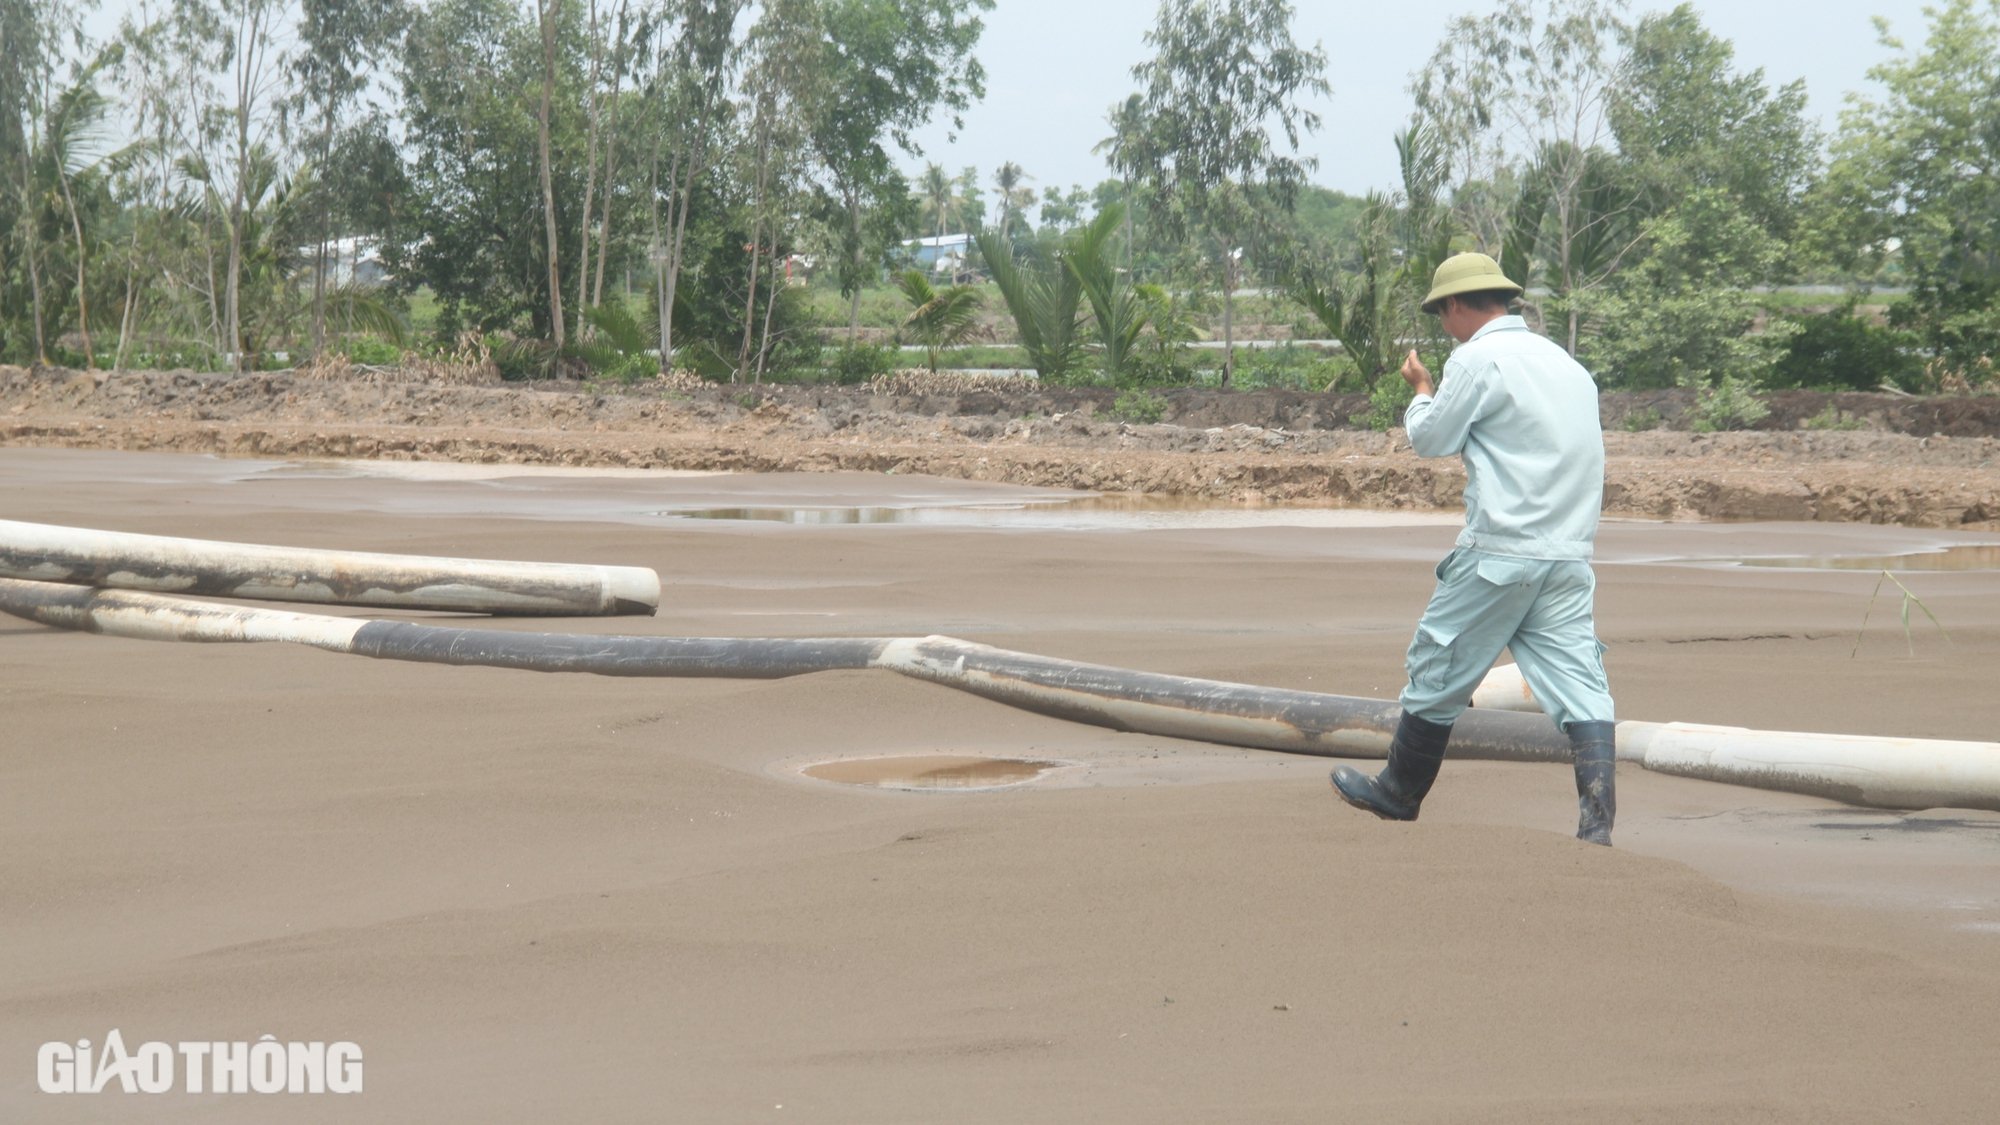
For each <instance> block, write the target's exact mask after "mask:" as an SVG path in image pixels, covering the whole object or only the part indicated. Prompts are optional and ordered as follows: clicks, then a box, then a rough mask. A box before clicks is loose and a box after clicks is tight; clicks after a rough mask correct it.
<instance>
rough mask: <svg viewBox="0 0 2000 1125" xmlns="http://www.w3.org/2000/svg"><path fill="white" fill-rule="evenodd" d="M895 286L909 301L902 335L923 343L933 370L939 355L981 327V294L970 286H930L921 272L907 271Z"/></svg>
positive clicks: (898, 277)
mask: <svg viewBox="0 0 2000 1125" xmlns="http://www.w3.org/2000/svg"><path fill="white" fill-rule="evenodd" d="M896 284H897V286H898V287H899V288H901V289H902V290H903V296H905V297H906V298H908V299H909V302H910V305H911V309H910V315H909V316H908V317H906V318H904V320H903V332H904V334H905V335H906V336H907V337H908V338H909V339H910V340H912V341H913V342H915V343H918V344H922V345H923V347H924V351H925V353H926V354H927V355H928V356H929V357H930V362H931V370H932V371H936V370H937V369H938V355H939V354H940V353H941V352H943V351H944V349H946V348H949V347H954V346H956V345H958V344H960V343H963V342H964V341H965V339H966V337H968V336H970V335H971V334H972V333H973V331H974V330H975V329H977V328H978V327H979V304H980V302H979V293H978V292H977V291H976V290H974V289H973V288H972V287H971V286H969V285H947V286H945V287H944V288H942V289H938V288H935V287H933V286H932V285H931V283H930V279H929V278H928V277H925V276H924V274H923V271H921V270H906V271H904V272H903V273H901V274H899V275H898V276H897V278H896Z"/></svg>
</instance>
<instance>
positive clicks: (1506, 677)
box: [1472, 664, 1542, 714]
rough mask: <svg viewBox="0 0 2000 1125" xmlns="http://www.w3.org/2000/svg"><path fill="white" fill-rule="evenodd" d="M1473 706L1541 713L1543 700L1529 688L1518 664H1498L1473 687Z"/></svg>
mask: <svg viewBox="0 0 2000 1125" xmlns="http://www.w3.org/2000/svg"><path fill="white" fill-rule="evenodd" d="M1472 706H1474V707H1477V708H1480V709H1482V710H1487V711H1533V712H1536V713H1538V714H1539V713H1540V712H1541V709H1542V705H1541V702H1540V701H1539V700H1537V699H1536V698H1535V693H1534V692H1533V691H1530V690H1529V688H1528V681H1527V678H1526V677H1524V676H1522V675H1521V666H1520V665H1518V664H1496V665H1494V666H1493V670H1492V671H1490V672H1488V673H1486V677H1485V678H1484V679H1482V680H1480V681H1479V686H1478V687H1476V688H1474V689H1472Z"/></svg>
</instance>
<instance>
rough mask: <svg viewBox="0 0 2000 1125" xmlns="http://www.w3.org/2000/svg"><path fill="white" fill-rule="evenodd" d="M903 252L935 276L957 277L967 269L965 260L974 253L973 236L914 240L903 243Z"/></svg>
mask: <svg viewBox="0 0 2000 1125" xmlns="http://www.w3.org/2000/svg"><path fill="white" fill-rule="evenodd" d="M903 251H904V252H905V253H907V254H908V255H909V256H910V257H911V258H912V259H914V260H915V261H916V263H917V264H918V265H920V266H923V267H925V268H927V269H929V270H930V271H931V272H932V273H934V274H949V275H956V274H957V273H959V272H960V271H961V270H963V269H965V259H966V258H967V256H969V255H970V254H971V253H972V236H971V235H969V234H944V235H938V236H936V237H933V238H913V239H910V240H909V241H908V242H905V243H903Z"/></svg>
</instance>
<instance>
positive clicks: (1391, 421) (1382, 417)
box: [1347, 375, 1417, 432]
mask: <svg viewBox="0 0 2000 1125" xmlns="http://www.w3.org/2000/svg"><path fill="white" fill-rule="evenodd" d="M1416 397H1417V392H1416V391H1415V390H1413V389H1412V388H1411V387H1410V384H1409V383H1408V382H1407V381H1406V380H1405V379H1403V377H1402V376H1400V375H1398V376H1396V377H1395V378H1386V377H1385V378H1382V379H1378V380H1376V382H1375V389H1374V390H1372V391H1370V392H1368V412H1367V413H1366V414H1355V415H1352V416H1350V417H1349V418H1348V419H1347V420H1348V421H1350V422H1352V423H1354V424H1355V425H1357V426H1366V427H1367V428H1369V429H1371V430H1379V431H1384V432H1386V431H1388V430H1392V429H1394V428H1396V427H1397V426H1400V425H1402V424H1403V411H1404V410H1406V409H1408V408H1409V405H1410V400H1411V399H1413V398H1416Z"/></svg>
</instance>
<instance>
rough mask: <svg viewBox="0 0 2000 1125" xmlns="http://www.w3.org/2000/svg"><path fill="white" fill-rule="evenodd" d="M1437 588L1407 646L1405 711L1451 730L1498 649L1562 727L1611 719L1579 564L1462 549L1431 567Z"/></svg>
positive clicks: (1590, 587) (1593, 585)
mask: <svg viewBox="0 0 2000 1125" xmlns="http://www.w3.org/2000/svg"><path fill="white" fill-rule="evenodd" d="M1437 579H1438V584H1437V591H1436V592H1435V593H1433V594H1432V595H1431V602H1430V605H1429V606H1427V607H1426V608H1425V609H1424V616H1423V620H1421V621H1419V622H1417V635H1416V636H1415V638H1413V639H1412V640H1411V641H1410V655H1409V659H1408V669H1409V674H1410V683H1409V686H1408V687H1405V688H1404V689H1403V697H1402V703H1403V710H1405V711H1408V712H1409V713H1410V714H1412V715H1415V716H1416V717H1418V718H1420V719H1427V720H1429V721H1431V722H1433V723H1445V724H1450V723H1452V722H1455V721H1457V719H1458V716H1459V715H1460V714H1461V713H1463V712H1464V710H1465V706H1466V704H1467V702H1469V701H1470V700H1471V699H1472V691H1473V689H1474V688H1476V687H1478V686H1479V681H1480V679H1481V678H1483V677H1484V676H1485V675H1486V673H1487V670H1488V669H1490V668H1492V667H1493V661H1494V660H1495V659H1496V658H1498V657H1499V655H1500V650H1501V649H1503V648H1506V649H1512V650H1513V652H1514V663H1516V664H1518V665H1520V667H1521V675H1522V676H1523V677H1524V678H1526V679H1527V681H1528V687H1529V688H1530V689H1531V690H1532V691H1533V692H1534V693H1535V698H1536V699H1537V700H1539V701H1540V702H1541V705H1542V710H1543V711H1545V712H1547V713H1548V716H1549V717H1550V718H1552V719H1554V720H1555V722H1556V726H1557V727H1558V728H1559V729H1562V730H1567V729H1569V724H1571V723H1575V722H1591V721H1604V722H1614V721H1616V720H1615V717H1614V715H1613V713H1612V706H1611V686H1610V684H1609V682H1608V681H1607V680H1606V679H1605V676H1604V646H1603V644H1601V643H1599V641H1598V639H1597V629H1596V626H1595V624H1594V623H1593V621H1592V618H1591V602H1592V599H1593V596H1594V595H1595V594H1596V592H1597V576H1596V575H1595V574H1593V573H1591V569H1590V564H1589V563H1588V562H1585V561H1583V560H1581V559H1522V558H1515V557H1514V556H1512V555H1494V554H1488V553H1486V552H1484V551H1474V550H1468V549H1466V548H1463V547H1461V548H1459V549H1458V550H1455V551H1453V552H1452V553H1451V554H1449V555H1446V556H1445V557H1444V561H1443V562H1441V563H1439V564H1438V566H1437Z"/></svg>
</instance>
